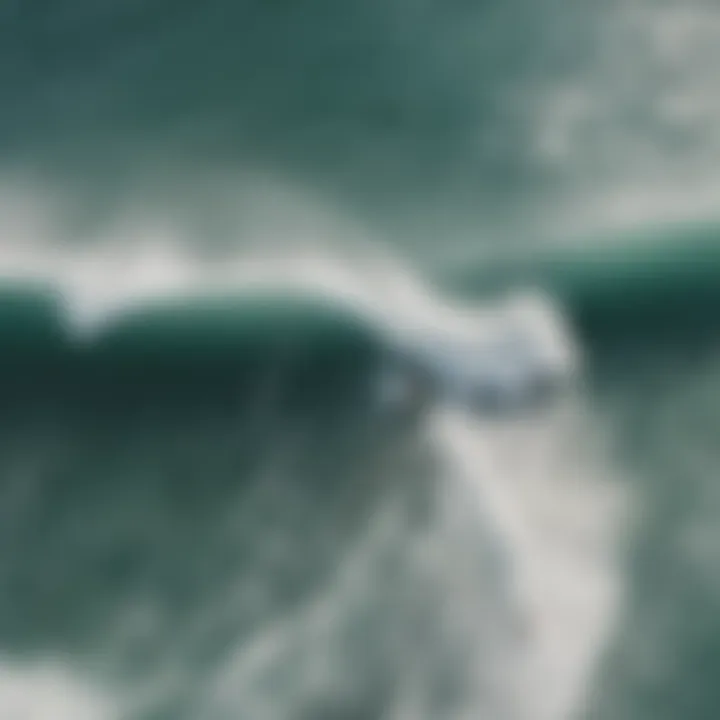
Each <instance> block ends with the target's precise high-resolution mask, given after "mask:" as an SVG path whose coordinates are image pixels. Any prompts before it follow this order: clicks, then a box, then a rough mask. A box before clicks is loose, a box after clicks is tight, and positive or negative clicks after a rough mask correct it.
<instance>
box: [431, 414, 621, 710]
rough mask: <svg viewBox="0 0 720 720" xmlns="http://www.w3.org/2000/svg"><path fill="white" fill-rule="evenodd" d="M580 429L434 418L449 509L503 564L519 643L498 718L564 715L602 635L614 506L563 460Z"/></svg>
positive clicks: (562, 423)
mask: <svg viewBox="0 0 720 720" xmlns="http://www.w3.org/2000/svg"><path fill="white" fill-rule="evenodd" d="M578 419H580V420H581V418H578V417H577V416H576V414H575V413H567V412H564V413H560V414H558V415H556V416H554V417H546V418H544V419H542V420H540V421H536V422H531V421H527V422H518V423H514V424H508V425H506V426H504V427H497V428H493V427H491V426H489V425H487V424H486V425H480V424H478V423H477V422H476V421H473V420H472V419H470V418H468V417H467V416H464V415H463V414H461V413H457V412H440V413H437V414H436V416H435V417H434V419H433V425H432V433H433V437H434V439H435V441H436V444H437V447H438V448H439V450H440V452H441V453H442V455H443V457H444V459H445V471H446V476H445V480H446V482H447V483H448V484H449V485H450V486H451V487H452V488H453V492H454V493H455V494H456V499H455V502H456V508H460V507H462V506H463V501H464V502H465V503H466V504H467V505H469V506H471V507H473V508H474V515H475V521H476V522H477V523H478V524H481V525H485V526H486V527H487V528H488V529H489V531H490V534H491V535H492V536H493V537H494V542H495V543H497V544H498V546H499V547H500V548H501V549H502V558H503V559H504V561H505V562H506V563H507V564H508V573H507V575H506V581H507V591H508V597H507V598H506V601H507V603H508V608H509V609H510V610H511V611H512V613H513V615H514V620H515V622H518V623H519V625H518V629H519V631H520V633H519V643H518V644H516V645H515V646H514V647H513V649H512V651H511V653H510V655H509V657H507V658H506V660H505V662H507V666H506V668H507V670H508V672H507V675H506V676H505V677H504V678H503V680H502V682H503V683H504V685H505V688H504V693H505V704H506V707H504V709H503V710H502V712H500V713H499V715H498V716H499V717H506V716H507V717H513V718H515V717H520V718H528V719H532V720H562V719H564V718H569V717H572V716H573V715H574V713H575V712H577V711H579V709H580V706H581V704H582V703H583V702H584V701H585V700H586V697H585V693H586V692H587V691H588V685H589V683H590V681H591V677H592V672H593V670H594V667H595V663H596V661H597V659H598V657H599V655H600V653H602V651H603V649H604V647H605V642H606V641H607V639H608V636H609V634H610V632H611V630H612V623H613V618H614V615H615V612H616V610H617V605H618V600H619V592H620V578H619V570H618V568H617V565H616V563H615V562H614V557H613V552H612V537H613V533H614V530H616V529H617V527H618V520H619V510H620V507H621V506H620V505H619V503H620V501H621V500H622V498H621V497H620V495H619V492H618V490H617V488H616V487H615V486H614V485H612V484H609V483H608V481H607V480H606V479H605V480H604V479H603V478H601V477H600V476H599V474H597V473H595V476H593V470H592V469H591V468H590V466H589V464H588V460H590V458H589V457H588V456H585V457H582V456H581V457H573V450H572V448H573V443H574V442H576V441H577V439H578V438H577V433H576V432H574V431H573V428H577V427H578ZM456 512H457V510H456ZM464 512H467V511H466V510H465V511H464ZM483 661H484V662H483V664H481V665H479V667H478V673H482V672H486V669H485V666H484V665H485V663H486V661H485V658H483ZM518 705H519V706H518ZM509 707H511V710H509V709H508V708H509ZM508 713H510V714H508ZM512 713H515V714H512ZM493 717H494V716H493Z"/></svg>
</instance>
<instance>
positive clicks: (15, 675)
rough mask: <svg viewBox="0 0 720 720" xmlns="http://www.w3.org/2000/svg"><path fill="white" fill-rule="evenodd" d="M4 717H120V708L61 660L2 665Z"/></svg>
mask: <svg viewBox="0 0 720 720" xmlns="http://www.w3.org/2000/svg"><path fill="white" fill-rule="evenodd" d="M0 717H1V718H2V719H3V720H117V718H119V717H120V714H119V712H118V710H117V707H116V706H115V705H114V703H113V702H111V701H110V700H109V699H108V698H107V697H105V696H104V694H103V693H101V692H100V691H98V690H97V689H96V688H94V687H93V686H92V685H91V684H90V683H87V682H85V681H84V680H83V679H82V678H81V677H78V676H76V674H75V673H74V672H73V671H72V670H70V669H69V668H68V667H67V666H66V664H65V663H63V662H61V661H59V660H44V661H42V662H38V663H33V664H22V663H18V662H11V661H5V662H3V663H2V664H0Z"/></svg>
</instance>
